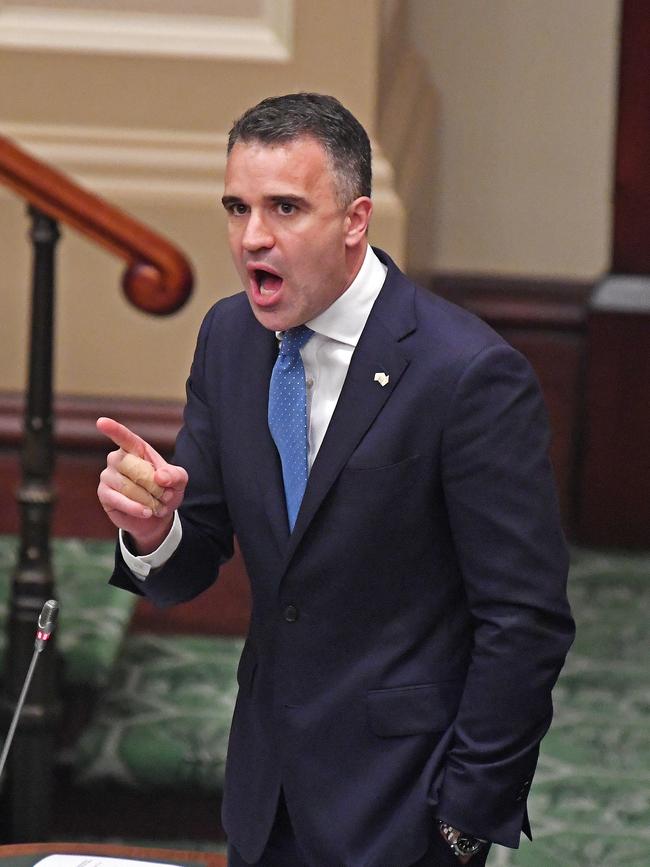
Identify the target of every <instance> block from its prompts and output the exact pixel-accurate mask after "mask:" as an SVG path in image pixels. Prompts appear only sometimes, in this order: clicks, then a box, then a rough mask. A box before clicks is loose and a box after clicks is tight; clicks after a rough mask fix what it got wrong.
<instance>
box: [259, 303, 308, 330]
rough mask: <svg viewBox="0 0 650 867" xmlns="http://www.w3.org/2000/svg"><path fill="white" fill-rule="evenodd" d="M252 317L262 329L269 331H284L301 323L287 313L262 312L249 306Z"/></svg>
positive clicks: (276, 311) (277, 311) (275, 311)
mask: <svg viewBox="0 0 650 867" xmlns="http://www.w3.org/2000/svg"><path fill="white" fill-rule="evenodd" d="M251 309H252V311H253V315H254V316H255V318H256V319H257V321H258V322H259V323H260V325H262V326H263V327H264V328H268V330H269V331H286V330H287V328H293V327H294V326H296V325H301V324H302V323H301V322H298V321H296V319H295V317H292V316H290V315H289V314H288V313H282V312H280V311H279V310H262V309H261V308H259V307H256V306H255V305H254V304H252V305H251Z"/></svg>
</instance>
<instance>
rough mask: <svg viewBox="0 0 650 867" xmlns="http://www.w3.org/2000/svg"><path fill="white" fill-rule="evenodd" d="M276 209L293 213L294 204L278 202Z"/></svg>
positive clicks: (282, 212)
mask: <svg viewBox="0 0 650 867" xmlns="http://www.w3.org/2000/svg"><path fill="white" fill-rule="evenodd" d="M278 211H279V212H280V213H281V214H285V215H289V214H295V212H296V206H295V205H294V204H293V202H278Z"/></svg>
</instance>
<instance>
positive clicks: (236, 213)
mask: <svg viewBox="0 0 650 867" xmlns="http://www.w3.org/2000/svg"><path fill="white" fill-rule="evenodd" d="M226 210H227V211H228V213H229V214H231V215H232V216H233V217H243V216H244V214H246V213H247V212H248V207H247V206H246V205H245V204H244V203H243V202H232V203H231V204H229V205H227V206H226Z"/></svg>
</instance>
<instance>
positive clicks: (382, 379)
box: [374, 370, 390, 388]
mask: <svg viewBox="0 0 650 867" xmlns="http://www.w3.org/2000/svg"><path fill="white" fill-rule="evenodd" d="M389 379H390V377H389V375H388V374H387V373H384V372H383V371H381V370H378V371H377V373H376V374H375V379H374V381H375V382H378V383H379V385H381V387H382V388H383V387H384V386H385V385H388V380H389Z"/></svg>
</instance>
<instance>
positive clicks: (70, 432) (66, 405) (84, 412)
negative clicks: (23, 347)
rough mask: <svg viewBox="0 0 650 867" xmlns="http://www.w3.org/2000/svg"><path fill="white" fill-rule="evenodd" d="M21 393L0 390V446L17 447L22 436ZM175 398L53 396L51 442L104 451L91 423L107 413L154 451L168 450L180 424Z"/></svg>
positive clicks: (72, 448) (103, 443)
mask: <svg viewBox="0 0 650 867" xmlns="http://www.w3.org/2000/svg"><path fill="white" fill-rule="evenodd" d="M23 407H24V396H23V395H22V394H16V393H15V392H0V448H17V447H19V446H20V442H21V440H22V429H23V411H24V410H23ZM182 414H183V404H182V403H180V402H179V401H147V400H142V399H137V398H124V397H118V398H114V397H74V396H65V395H64V396H61V397H58V398H55V400H54V418H55V436H54V439H55V444H56V447H57V449H65V450H67V451H72V452H94V451H106V450H107V445H108V441H107V440H106V437H104V436H102V435H101V434H100V433H99V432H98V431H97V429H96V427H95V421H96V420H97V419H98V418H99V416H102V415H107V416H110V417H111V418H115V419H117V420H118V421H121V422H122V423H123V424H125V425H127V427H130V428H132V429H133V430H134V431H135V432H136V433H138V434H139V435H140V436H141V437H143V438H144V439H146V440H147V442H150V443H151V445H153V446H154V448H156V449H157V450H158V451H160V452H163V453H167V454H168V453H169V452H171V451H172V449H173V447H174V441H175V439H176V434H177V433H178V430H179V428H180V426H181V421H182Z"/></svg>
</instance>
